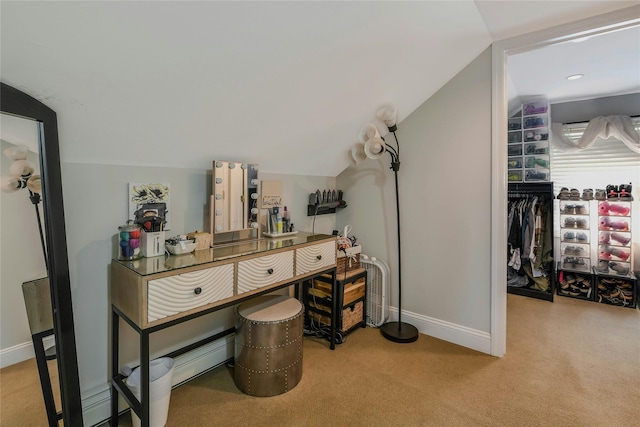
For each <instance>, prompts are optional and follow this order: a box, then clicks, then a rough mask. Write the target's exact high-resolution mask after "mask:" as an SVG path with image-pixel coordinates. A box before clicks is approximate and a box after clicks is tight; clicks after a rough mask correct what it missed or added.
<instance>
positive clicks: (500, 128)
mask: <svg viewBox="0 0 640 427" xmlns="http://www.w3.org/2000/svg"><path fill="white" fill-rule="evenodd" d="M623 12H624V13H622V12H620V11H618V12H614V13H609V14H606V15H601V16H598V17H594V18H591V19H587V20H582V21H578V22H576V23H573V24H571V25H566V26H563V27H554V28H550V29H547V30H542V31H539V32H536V33H531V34H528V35H525V36H520V37H516V38H513V39H508V40H505V41H502V42H498V43H495V44H494V47H493V67H494V82H493V83H494V87H493V108H492V112H493V119H492V121H493V131H492V132H493V135H492V137H493V138H492V140H493V143H492V158H493V159H494V165H495V167H494V168H493V176H492V229H493V230H494V232H493V233H492V242H491V246H492V249H491V251H492V310H491V311H492V313H491V353H492V354H493V355H496V356H502V355H504V354H505V352H506V322H507V318H506V303H507V301H506V300H507V298H506V292H505V287H504V284H505V283H506V269H505V266H504V260H505V259H507V248H506V245H505V242H506V241H507V235H506V225H505V224H506V223H507V209H506V201H507V194H506V193H507V191H506V189H507V185H506V184H507V183H506V178H507V138H506V132H504V129H507V126H508V120H507V119H508V117H509V116H510V115H511V114H510V113H512V112H513V110H510V109H509V102H508V101H509V100H510V99H509V89H508V88H510V87H511V85H513V84H514V82H513V81H510V74H509V71H510V69H509V67H508V66H509V61H510V59H511V58H517V56H516V55H521V58H524V57H525V55H527V54H530V55H531V57H532V58H534V57H536V55H538V57H539V55H540V54H544V53H543V52H544V49H545V48H549V47H560V46H562V45H564V46H563V47H565V48H568V47H571V45H573V46H578V45H579V43H578V42H575V41H576V40H578V39H583V38H584V37H587V36H591V37H593V38H597V37H606V36H607V35H611V34H614V33H615V32H619V31H623V30H627V29H632V30H634V31H637V28H638V26H639V25H640V16H632V17H630V15H629V10H624V11H623ZM633 12H634V13H636V15H640V13H638V11H637V10H634V11H633ZM636 52H637V50H636ZM556 59H557V57H556V58H554V57H549V58H548V61H546V72H545V73H543V74H544V75H545V76H546V75H550V74H552V73H551V70H553V67H554V62H560V61H555V60H556ZM591 60H592V61H599V62H602V61H603V58H601V57H600V58H591ZM613 60H614V61H615V57H614V58H613ZM538 61H539V60H538ZM574 62H577V59H576V61H574ZM543 65H545V64H543ZM532 68H533V67H532ZM610 68H611V71H614V70H615V67H610ZM568 75H569V74H567V76H568ZM636 76H637V74H636ZM563 77H566V76H563ZM532 83H535V82H533V81H532ZM563 83H565V84H566V83H572V82H563ZM638 87H639V85H638V84H636V88H635V90H636V91H638V89H637V88H638ZM542 90H544V88H542V87H540V89H536V90H535V92H534V93H523V94H521V95H522V98H524V97H525V96H526V95H545V94H544V93H541V91H542ZM556 91H559V90H558V89H556ZM620 91H624V89H620ZM627 93H628V92H627ZM611 94H612V93H611V92H609V93H597V92H596V93H593V94H590V93H587V92H586V91H585V93H584V94H582V95H578V94H576V93H574V94H569V93H565V94H564V95H562V96H560V97H559V99H560V100H561V101H567V100H569V99H570V98H569V97H570V96H572V97H574V100H575V99H580V98H582V99H585V98H591V97H593V98H596V97H599V96H606V95H611ZM613 94H616V93H613ZM550 98H551V99H550V101H551V103H554V101H555V100H554V99H553V98H552V97H550ZM520 103H521V100H515V102H512V104H511V105H512V108H513V105H514V104H520ZM552 165H553V163H552ZM551 167H553V166H551Z"/></svg>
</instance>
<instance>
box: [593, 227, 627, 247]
mask: <svg viewBox="0 0 640 427" xmlns="http://www.w3.org/2000/svg"><path fill="white" fill-rule="evenodd" d="M611 240H614V241H615V242H617V243H619V244H620V245H622V246H627V245H628V244H629V242H630V241H631V237H629V236H626V235H624V234H622V233H616V232H615V231H614V232H609V231H601V232H600V236H598V242H600V244H601V245H608V244H610V243H611ZM614 244H615V243H614Z"/></svg>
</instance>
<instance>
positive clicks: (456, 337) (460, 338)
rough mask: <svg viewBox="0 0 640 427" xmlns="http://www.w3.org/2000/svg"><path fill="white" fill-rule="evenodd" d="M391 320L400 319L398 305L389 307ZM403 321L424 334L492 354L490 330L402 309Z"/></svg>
mask: <svg viewBox="0 0 640 427" xmlns="http://www.w3.org/2000/svg"><path fill="white" fill-rule="evenodd" d="M389 317H390V320H398V309H397V307H390V308H389ZM402 321H403V322H407V323H411V324H412V325H413V326H415V327H416V328H418V331H419V332H420V333H422V334H425V335H429V336H432V337H435V338H438V339H441V340H444V341H448V342H450V343H453V344H457V345H460V346H462V347H467V348H470V349H472V350H476V351H480V352H482V353H487V354H491V335H490V334H489V333H488V332H482V331H478V330H477V329H472V328H468V327H466V326H461V325H457V324H455V323H451V322H446V321H444V320H440V319H434V318H433V317H428V316H424V315H422V314H417V313H411V312H408V311H406V310H402Z"/></svg>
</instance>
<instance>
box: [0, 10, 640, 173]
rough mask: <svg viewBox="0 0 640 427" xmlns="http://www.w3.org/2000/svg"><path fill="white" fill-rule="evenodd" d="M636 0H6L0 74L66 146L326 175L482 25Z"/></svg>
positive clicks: (496, 35)
mask: <svg viewBox="0 0 640 427" xmlns="http://www.w3.org/2000/svg"><path fill="white" fill-rule="evenodd" d="M636 4H637V2H634V1H632V2H628V1H571V2H564V1H555V2H551V1H548V2H540V1H531V2H528V1H506V2H505V1H495V2H494V1H423V2H391V1H389V2H373V1H372V2H306V1H302V2H270V1H259V2H242V1H232V2H217V1H200V2H187V1H172V2H55V1H53V2H10V1H2V2H0V20H1V21H0V24H1V25H0V36H1V38H0V43H1V44H0V48H1V49H0V54H1V57H0V59H1V62H0V78H1V79H2V81H3V82H4V83H7V84H9V85H11V86H14V87H16V88H19V89H21V90H23V91H25V92H27V93H29V94H31V95H32V96H34V97H35V98H37V99H39V100H41V101H43V102H44V103H45V104H47V105H48V106H50V107H51V108H53V109H54V110H55V111H56V112H57V113H58V121H59V131H60V142H61V156H62V160H63V161H66V162H82V163H100V164H121V165H149V166H172V167H194V168H206V169H208V168H211V161H212V160H214V159H222V160H225V159H230V160H238V161H257V162H259V163H260V165H261V170H262V171H266V172H279V173H291V174H307V175H324V176H336V175H337V174H339V173H340V172H341V171H342V170H344V168H345V167H347V166H348V165H349V163H350V160H349V156H348V152H349V149H350V147H351V145H352V144H353V143H354V142H356V141H357V137H358V132H359V130H360V129H361V127H362V126H364V125H365V124H366V123H368V122H369V121H372V120H373V119H374V117H375V111H376V109H377V108H378V107H380V106H381V105H383V104H385V103H389V102H390V103H393V104H395V105H396V107H397V109H398V117H399V119H400V120H402V119H403V118H404V117H406V116H407V115H409V114H410V113H411V112H412V111H413V110H415V109H416V108H417V107H418V106H419V105H421V104H422V103H423V102H424V101H426V100H427V99H428V98H429V97H430V96H431V95H432V94H434V93H435V92H436V91H437V90H438V89H440V88H441V87H442V86H443V85H444V84H445V83H446V82H447V81H448V80H450V79H451V78H452V77H453V76H454V75H455V74H456V73H458V72H459V71H460V70H462V69H463V68H464V67H465V66H466V65H467V64H468V63H469V62H471V61H472V60H473V59H474V58H475V57H476V56H477V55H478V54H480V53H481V52H482V51H483V50H485V49H486V48H487V47H488V46H490V44H491V43H492V42H493V41H494V40H498V39H502V38H506V37H511V36H514V35H518V34H523V33H527V32H531V31H534V30H538V29H541V28H546V27H550V26H554V25H559V24H562V23H566V22H571V21H575V20H578V19H581V18H586V17H589V16H595V15H598V14H601V13H605V12H609V11H612V10H617V9H621V8H624V7H629V6H631V5H636ZM380 128H381V130H382V129H383V126H380Z"/></svg>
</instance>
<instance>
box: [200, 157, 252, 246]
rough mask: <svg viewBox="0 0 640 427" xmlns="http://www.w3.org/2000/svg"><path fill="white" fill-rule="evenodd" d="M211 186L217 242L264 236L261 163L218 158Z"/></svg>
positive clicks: (212, 223) (212, 217)
mask: <svg viewBox="0 0 640 427" xmlns="http://www.w3.org/2000/svg"><path fill="white" fill-rule="evenodd" d="M211 189H212V194H211V203H210V209H211V213H210V218H211V227H210V230H211V234H212V236H213V243H214V244H220V243H230V242H235V241H238V240H248V239H257V238H258V237H259V236H260V221H259V218H260V206H259V200H258V199H259V196H258V165H257V164H256V163H241V162H232V161H222V160H215V161H214V162H213V182H212V185H211Z"/></svg>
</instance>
